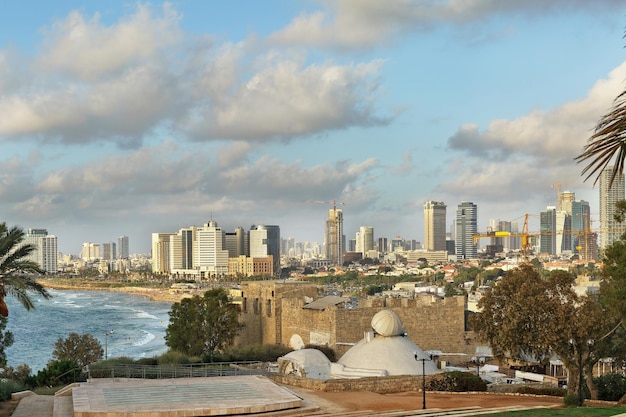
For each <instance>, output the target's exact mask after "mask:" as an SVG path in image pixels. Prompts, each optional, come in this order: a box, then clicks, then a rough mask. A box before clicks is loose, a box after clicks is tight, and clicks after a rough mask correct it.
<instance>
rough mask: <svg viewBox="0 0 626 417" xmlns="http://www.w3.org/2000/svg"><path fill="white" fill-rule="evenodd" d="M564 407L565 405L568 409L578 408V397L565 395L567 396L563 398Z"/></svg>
mask: <svg viewBox="0 0 626 417" xmlns="http://www.w3.org/2000/svg"><path fill="white" fill-rule="evenodd" d="M563 405H565V406H566V407H576V406H578V395H576V394H565V396H563Z"/></svg>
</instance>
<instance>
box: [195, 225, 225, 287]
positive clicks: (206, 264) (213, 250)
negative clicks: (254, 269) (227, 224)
mask: <svg viewBox="0 0 626 417" xmlns="http://www.w3.org/2000/svg"><path fill="white" fill-rule="evenodd" d="M193 264H194V269H197V270H198V271H200V278H209V277H220V276H225V275H227V274H228V250H227V249H226V244H225V236H224V231H223V230H222V228H221V227H219V226H218V225H217V222H216V221H215V220H210V221H209V222H208V223H205V224H204V226H202V227H198V229H197V230H196V240H195V246H194V261H193Z"/></svg>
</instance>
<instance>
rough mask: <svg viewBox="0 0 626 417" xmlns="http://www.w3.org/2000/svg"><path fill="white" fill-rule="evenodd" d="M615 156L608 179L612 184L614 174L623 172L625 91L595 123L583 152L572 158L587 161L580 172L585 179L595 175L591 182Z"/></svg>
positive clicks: (625, 119)
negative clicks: (611, 172)
mask: <svg viewBox="0 0 626 417" xmlns="http://www.w3.org/2000/svg"><path fill="white" fill-rule="evenodd" d="M614 157H615V163H614V164H615V169H614V170H613V174H612V175H611V179H610V181H609V187H611V185H613V180H614V179H615V176H616V175H617V174H618V173H619V175H622V174H623V173H624V160H625V159H626V91H623V92H622V93H621V94H620V95H618V96H617V98H615V101H613V107H612V108H611V109H610V110H609V112H608V113H607V114H605V115H604V116H602V118H601V119H600V121H599V122H598V124H597V125H596V128H595V132H594V134H593V135H592V136H591V137H590V138H589V141H588V142H587V144H586V145H585V147H584V148H583V152H582V153H581V154H580V155H578V156H577V157H576V158H574V159H575V160H576V161H577V162H578V163H580V162H583V161H588V163H587V166H586V167H585V168H584V169H583V171H582V174H583V175H585V174H587V176H586V177H585V181H587V180H588V179H589V178H590V177H592V176H593V175H597V176H596V179H595V181H594V182H593V184H594V185H595V184H596V183H597V182H598V179H599V178H600V174H601V173H602V171H603V170H604V168H606V167H607V165H609V164H610V163H611V161H612V160H613V158H614Z"/></svg>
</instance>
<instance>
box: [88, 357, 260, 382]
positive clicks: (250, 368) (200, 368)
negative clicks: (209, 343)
mask: <svg viewBox="0 0 626 417" xmlns="http://www.w3.org/2000/svg"><path fill="white" fill-rule="evenodd" d="M87 369H88V378H142V379H167V378H196V377H214V376H235V375H264V374H266V373H267V370H266V369H265V368H264V367H263V363H262V362H258V361H251V362H215V363H200V364H188V365H135V364H117V365H108V364H102V365H99V364H97V363H96V364H91V365H89V366H88V367H87Z"/></svg>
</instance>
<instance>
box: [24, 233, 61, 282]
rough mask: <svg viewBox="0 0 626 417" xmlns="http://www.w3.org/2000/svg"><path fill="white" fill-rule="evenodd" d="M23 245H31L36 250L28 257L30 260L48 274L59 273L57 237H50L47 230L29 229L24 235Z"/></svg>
mask: <svg viewBox="0 0 626 417" xmlns="http://www.w3.org/2000/svg"><path fill="white" fill-rule="evenodd" d="M23 243H24V244H30V245H32V246H33V247H34V248H35V250H33V251H32V252H31V253H30V255H29V256H28V257H27V259H28V260H31V261H33V262H35V263H37V265H39V267H40V268H41V269H42V270H43V271H44V272H45V273H46V274H56V273H57V272H58V266H57V256H58V249H57V246H58V242H57V238H56V236H53V235H49V234H48V230H47V229H28V230H27V231H26V233H25V235H24V240H23Z"/></svg>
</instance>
